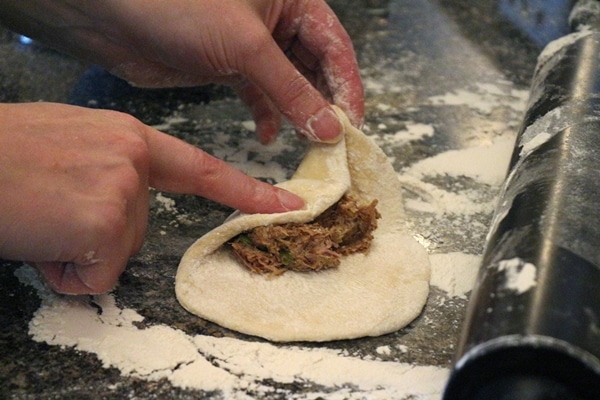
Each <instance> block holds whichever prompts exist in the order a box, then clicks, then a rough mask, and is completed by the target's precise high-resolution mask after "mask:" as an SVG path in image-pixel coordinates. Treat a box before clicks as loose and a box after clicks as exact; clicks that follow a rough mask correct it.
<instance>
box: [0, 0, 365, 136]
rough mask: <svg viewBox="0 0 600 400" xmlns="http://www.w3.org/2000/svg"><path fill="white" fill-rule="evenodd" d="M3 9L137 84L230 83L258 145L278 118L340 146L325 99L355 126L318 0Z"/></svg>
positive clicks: (350, 55)
mask: <svg viewBox="0 0 600 400" xmlns="http://www.w3.org/2000/svg"><path fill="white" fill-rule="evenodd" d="M23 3H25V4H23ZM0 4H2V6H3V8H4V10H3V14H5V16H4V17H2V16H0V18H4V20H5V23H7V24H8V25H9V26H10V27H12V28H13V29H15V30H19V29H21V31H23V32H24V33H25V34H28V35H31V36H32V37H34V38H38V39H40V40H42V41H45V42H46V43H47V44H50V45H53V46H55V47H57V48H59V49H60V50H63V51H66V52H69V53H71V54H73V55H75V56H78V57H80V58H83V59H87V60H89V61H92V62H94V63H97V64H99V65H102V66H103V67H105V68H106V69H108V70H109V71H111V72H113V73H115V74H116V75H118V76H120V77H122V78H124V79H126V80H128V81H129V82H131V83H133V84H135V85H138V86H144V87H170V86H195V85H201V84H206V83H223V84H228V85H231V86H233V87H234V88H235V89H236V91H237V92H238V93H239V95H240V97H241V98H242V100H243V101H244V102H245V103H246V104H247V105H248V106H249V107H250V109H251V111H252V114H253V117H254V120H255V122H256V127H257V134H258V136H259V139H260V140H261V142H263V143H268V142H270V141H272V140H273V139H274V138H275V136H276V135H277V132H278V131H279V129H280V127H281V123H282V116H284V117H286V118H287V119H288V120H289V121H290V122H291V123H292V124H293V125H294V126H295V127H296V129H297V130H298V131H299V132H300V133H302V134H304V135H305V136H307V137H308V138H310V139H312V140H321V141H335V140H337V137H338V135H339V134H340V133H341V129H342V128H341V124H340V122H339V121H338V119H337V117H336V115H335V113H334V112H333V110H332V109H331V107H330V105H329V103H330V102H332V103H334V104H337V105H338V106H340V107H341V108H342V109H343V110H344V111H345V112H346V114H347V115H348V116H349V118H350V121H351V122H352V123H353V124H354V125H356V126H360V125H361V124H362V119H363V116H364V103H363V89H362V83H361V80H360V75H359V70H358V66H357V64H356V59H355V54H354V50H353V47H352V43H351V41H350V38H349V36H348V34H347V33H346V31H345V30H344V28H343V27H342V25H341V24H340V22H339V20H338V19H337V17H336V16H335V15H334V13H333V11H332V10H331V9H330V8H329V6H327V4H326V3H325V1H324V0H244V1H240V0H201V1H197V0H171V1H152V2H148V1H146V0H128V1H124V0H111V1H102V2H93V1H92V2H90V1H82V0H71V1H65V0H63V1H54V2H42V1H33V2H22V1H17V0H0ZM24 21H35V22H36V23H35V24H29V25H28V24H26V23H24Z"/></svg>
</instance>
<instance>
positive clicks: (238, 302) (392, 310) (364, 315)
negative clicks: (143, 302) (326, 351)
mask: <svg viewBox="0 0 600 400" xmlns="http://www.w3.org/2000/svg"><path fill="white" fill-rule="evenodd" d="M336 111H338V113H339V114H340V118H341V119H342V121H344V126H345V130H346V133H345V135H344V136H345V140H342V141H341V142H339V143H337V144H335V145H323V144H315V145H313V146H312V147H311V149H310V150H309V151H308V153H307V155H306V157H305V158H304V160H303V161H302V163H301V164H300V166H299V167H298V170H297V171H296V173H295V174H294V176H293V177H292V179H291V180H289V181H287V182H283V183H281V184H280V185H279V186H282V187H285V188H286V189H288V190H290V191H293V192H294V193H297V194H298V195H300V196H301V197H302V198H303V199H304V200H305V202H306V207H305V208H304V209H303V210H298V211H291V212H287V213H280V214H252V215H248V214H239V213H237V214H234V215H233V216H232V217H230V218H229V219H228V220H227V221H226V222H225V223H224V224H223V225H221V226H219V227H217V228H216V229H214V230H212V231H211V232H209V233H207V234H206V235H204V236H203V237H201V238H200V239H198V240H197V241H196V242H195V243H194V244H193V245H192V246H191V247H190V248H189V249H188V251H187V252H186V253H185V254H184V256H183V258H182V260H181V262H180V264H179V268H178V270H177V277H176V284H175V291H176V294H177V299H178V300H179V302H180V303H181V305H182V306H183V307H185V308H186V309H187V310H189V311H190V312H192V313H194V314H196V315H198V316H200V317H202V318H205V319H207V320H210V321H213V322H215V323H217V324H219V325H221V326H224V327H226V328H229V329H233V330H236V331H239V332H242V333H246V334H250V335H255V336H260V337H263V338H266V339H269V340H272V341H282V342H290V341H328V340H336V339H351V338H357V337H362V336H378V335H382V334H385V333H389V332H393V331H395V330H398V329H400V328H402V327H404V326H406V325H407V324H408V323H410V322H411V321H412V320H413V319H414V318H415V317H417V316H418V315H419V313H420V312H421V310H422V308H423V306H424V304H425V302H426V300H427V295H428V293H429V274H430V265H429V257H428V255H427V252H426V251H425V250H424V249H423V247H421V245H420V244H418V243H417V242H416V241H415V240H414V238H412V237H411V236H410V235H409V234H408V233H406V230H405V226H404V220H403V217H404V209H403V202H402V188H401V186H400V182H399V181H398V178H397V176H396V173H395V171H394V169H393V167H392V166H391V164H390V163H389V161H388V160H387V157H386V156H385V154H384V153H383V151H381V149H380V148H379V147H378V146H377V145H376V144H375V143H374V142H373V141H372V140H371V139H370V138H368V137H367V136H365V135H364V134H363V133H362V132H361V131H359V130H357V129H355V128H353V127H352V126H351V125H350V123H349V121H348V119H347V118H346V116H345V115H344V114H343V113H342V112H341V111H339V110H336ZM344 193H351V194H352V195H353V196H354V197H355V198H358V199H360V200H361V201H365V202H370V201H371V200H372V199H378V206H377V208H378V210H379V212H380V213H381V215H382V217H381V219H380V220H379V224H378V225H379V227H378V228H377V230H375V232H374V240H373V243H372V246H371V249H370V250H369V252H368V253H367V254H354V255H350V256H347V257H344V258H343V259H342V262H341V265H340V267H339V268H337V269H335V270H329V271H324V272H319V273H297V272H286V273H285V274H283V275H281V276H278V277H267V276H264V275H257V274H253V273H251V272H250V271H249V270H247V269H246V268H245V267H243V266H242V265H241V264H240V263H239V262H238V261H237V260H236V259H235V257H234V256H233V255H231V254H230V251H229V250H227V249H225V248H224V246H222V245H223V244H224V243H225V242H226V241H227V240H229V239H230V238H232V237H234V236H236V235H237V234H239V233H241V232H243V231H245V230H248V229H251V228H253V227H256V226H259V225H267V224H273V223H285V222H308V221H310V220H312V219H314V218H315V217H316V216H317V215H319V214H320V213H322V212H323V211H324V210H326V209H327V208H328V207H329V206H331V205H333V204H334V203H335V202H337V201H338V200H339V199H340V198H341V197H342V195H343V194H344Z"/></svg>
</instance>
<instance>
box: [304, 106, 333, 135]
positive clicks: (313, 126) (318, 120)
mask: <svg viewBox="0 0 600 400" xmlns="http://www.w3.org/2000/svg"><path fill="white" fill-rule="evenodd" d="M307 127H308V129H307V130H308V132H307V134H308V135H307V136H308V137H309V139H311V140H314V141H317V142H324V143H335V142H338V141H339V140H340V139H341V133H342V123H341V122H340V120H339V119H338V117H337V115H336V114H335V113H334V112H333V110H330V109H329V108H323V109H321V110H320V111H319V112H317V113H316V114H315V115H313V116H312V117H310V119H309V120H308V123H307Z"/></svg>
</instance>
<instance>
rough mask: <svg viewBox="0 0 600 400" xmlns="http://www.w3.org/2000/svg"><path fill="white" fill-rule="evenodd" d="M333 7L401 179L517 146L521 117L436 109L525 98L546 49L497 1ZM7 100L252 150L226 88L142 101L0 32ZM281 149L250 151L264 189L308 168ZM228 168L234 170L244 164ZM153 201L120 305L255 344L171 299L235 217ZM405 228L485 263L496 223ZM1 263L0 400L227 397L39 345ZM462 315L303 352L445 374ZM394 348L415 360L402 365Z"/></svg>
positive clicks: (452, 309)
mask: <svg viewBox="0 0 600 400" xmlns="http://www.w3.org/2000/svg"><path fill="white" fill-rule="evenodd" d="M330 4H331V5H332V7H333V8H334V10H335V11H336V12H337V14H338V15H339V17H340V19H341V20H342V22H343V24H344V25H345V26H346V28H347V30H348V31H349V33H350V34H351V36H352V38H353V40H354V43H355V47H356V51H357V55H358V59H359V63H360V67H361V72H362V74H363V77H364V80H365V87H366V105H367V112H366V126H365V131H366V132H367V133H371V134H374V135H377V136H378V138H379V141H378V143H382V147H383V148H384V151H386V153H387V154H388V155H389V156H390V157H391V158H392V160H393V162H394V166H395V168H396V169H397V170H398V171H402V170H403V169H404V168H406V167H408V166H410V165H411V164H413V163H414V162H416V161H418V160H422V159H425V158H427V157H431V156H434V155H436V154H440V153H442V152H445V151H449V150H453V149H461V148H464V147H467V146H473V145H476V144H477V143H483V142H485V141H489V140H490V139H492V138H493V137H494V135H497V134H498V131H506V130H512V131H514V132H515V133H516V128H517V127H518V124H519V123H520V118H521V111H522V110H515V109H511V108H510V107H505V106H498V107H495V108H493V109H491V110H486V111H482V110H481V108H478V107H469V106H465V105H452V104H446V105H444V104H442V105H440V104H434V103H432V102H431V101H430V99H431V98H432V96H437V95H443V94H446V93H452V92H457V91H460V90H471V91H477V88H478V87H481V85H482V84H486V83H487V84H491V85H505V86H508V87H510V88H512V89H515V90H521V91H526V90H527V89H528V85H529V79H530V77H531V74H532V72H533V67H534V66H535V61H536V57H537V54H538V52H539V51H540V49H539V48H538V47H536V45H534V44H533V42H531V41H530V39H529V38H528V37H527V36H525V35H524V34H522V33H520V31H519V30H518V29H516V28H515V27H513V26H512V25H511V24H510V23H509V22H508V21H507V20H506V19H504V17H503V15H502V14H501V13H500V12H499V10H498V6H497V3H496V2H493V1H485V0H477V1H469V2H464V1H448V0H447V1H433V0H427V1H426V0H408V1H401V0H398V1H389V2H388V1H384V0H348V1H343V0H335V1H331V2H330ZM478 85H479V86H478ZM505 95H506V96H510V93H509V92H506V94H505ZM0 100H1V101H4V102H25V101H38V100H45V101H58V102H66V103H71V104H77V105H82V106H87V107H97V108H110V109H115V110H120V111H125V112H128V113H131V114H133V115H134V116H136V117H137V118H139V119H140V120H142V121H143V122H145V123H147V124H150V125H155V126H158V127H161V128H163V129H164V130H165V131H166V132H168V133H170V134H173V135H175V136H178V137H180V138H182V139H184V140H187V141H189V142H191V143H193V144H196V145H198V146H200V147H202V148H203V149H205V150H206V151H209V152H212V153H214V154H216V155H218V156H222V155H224V154H225V155H226V156H227V155H229V156H231V155H232V154H233V152H234V151H233V150H232V149H236V148H240V146H244V145H246V144H247V143H249V142H251V141H252V140H253V133H252V132H250V131H249V130H248V129H246V127H245V124H244V122H245V121H248V120H249V119H250V117H249V114H248V113H247V111H246V110H245V109H244V108H243V106H242V105H241V104H240V102H239V101H238V100H237V99H236V98H235V96H233V95H232V93H231V92H230V91H229V90H228V89H224V88H220V87H214V86H208V87H203V88H193V89H185V90H141V89H135V88H132V87H130V86H129V85H127V84H126V83H124V82H123V81H120V80H118V79H116V78H114V77H112V76H110V75H109V74H107V73H106V72H105V71H103V70H101V69H99V68H96V67H90V66H87V65H83V64H81V63H79V62H77V61H74V60H72V59H70V58H68V57H65V56H63V55H60V54H57V53H55V52H53V51H51V50H47V49H44V48H41V47H39V46H38V45H36V44H32V45H25V44H22V43H20V42H19V40H18V36H17V35H15V34H13V33H10V32H8V31H6V30H3V29H1V28H0ZM174 118H176V119H174ZM489 121H495V122H496V123H497V125H496V126H499V128H498V130H496V131H493V130H489V126H490V125H489ZM409 122H410V123H421V124H426V125H430V126H432V127H433V129H434V134H432V135H430V136H426V137H422V138H419V139H418V140H414V141H410V142H407V143H403V144H402V145H398V146H394V145H390V146H385V145H384V143H385V142H386V141H385V137H386V135H388V134H389V135H392V134H393V133H394V132H398V131H400V130H402V129H403V128H404V127H405V126H406V124H407V123H409ZM216 138H218V140H217V139H216ZM279 140H281V141H283V142H284V143H285V144H286V146H282V148H283V149H284V151H282V152H278V153H275V152H274V151H271V153H269V150H268V149H264V150H261V147H260V146H255V147H253V151H249V152H248V160H249V161H251V165H257V164H261V163H262V164H265V158H268V161H269V162H273V163H275V164H274V165H278V166H280V167H279V168H280V170H278V171H275V173H269V174H266V175H267V176H261V177H262V178H266V179H270V180H273V176H279V177H283V178H285V177H286V176H289V175H290V174H291V172H292V171H293V170H294V167H295V166H296V165H297V164H298V162H299V161H300V159H301V158H302V154H303V151H304V148H305V146H306V143H304V142H302V141H300V140H298V139H297V138H296V137H295V135H294V134H293V132H292V130H291V129H290V128H289V127H287V128H285V130H284V132H282V133H281V138H280V139H279ZM261 151H265V152H266V153H261ZM265 154H267V156H265ZM225 158H226V157H225ZM230 161H232V162H233V163H234V164H235V163H236V159H235V157H231V159H230ZM235 165H236V166H239V167H240V168H243V167H244V166H243V165H241V164H240V165H238V164H235ZM249 172H252V171H249ZM271 172H272V171H271ZM428 183H429V184H432V185H436V186H438V187H440V188H444V189H445V190H448V191H452V190H458V189H457V188H463V189H464V188H465V187H467V188H472V189H473V190H474V191H476V192H477V193H478V194H479V196H481V197H482V198H486V199H491V198H494V197H495V196H496V195H497V191H498V188H497V187H490V186H486V185H483V184H481V183H478V182H474V181H472V180H470V179H468V178H465V179H458V178H449V177H444V176H439V177H437V178H430V179H429V180H428ZM152 193H153V196H152V197H153V202H152V204H151V215H150V224H149V229H148V233H147V239H146V243H145V246H144V248H143V249H142V251H141V252H140V253H139V254H138V255H137V256H135V257H133V258H132V259H131V261H130V263H129V265H128V268H127V270H126V272H125V273H124V274H123V276H122V278H121V280H120V283H119V285H118V287H117V288H116V289H115V291H114V296H115V297H116V299H117V302H118V304H119V306H121V307H124V308H125V307H126V308H132V309H134V310H136V311H137V312H138V313H140V314H141V315H143V316H144V317H145V319H144V321H143V324H144V325H147V326H149V325H154V324H165V325H168V326H172V327H176V328H178V329H181V330H183V331H184V332H186V333H188V334H202V335H212V336H216V337H225V336H226V337H235V338H240V339H242V340H247V341H258V340H259V339H257V338H252V337H247V336H244V335H241V334H239V333H236V332H232V331H229V330H226V329H223V328H221V327H219V326H217V325H215V324H212V323H210V322H207V321H204V320H201V319H199V318H197V317H195V316H193V315H190V314H188V313H187V312H186V311H185V310H184V309H183V308H182V307H181V306H180V305H179V304H178V302H177V300H176V299H175V296H174V277H175V273H176V268H177V264H178V262H179V259H180V257H181V255H182V254H183V252H184V251H185V250H186V249H187V248H188V246H189V245H191V244H192V243H193V241H194V240H195V239H196V238H198V237H199V236H201V235H202V234H204V233H206V232H207V231H209V230H210V229H212V228H213V227H215V226H217V225H218V224H220V223H221V222H222V221H223V220H224V219H225V218H226V217H227V215H228V214H229V213H230V212H231V210H230V209H228V208H226V207H224V206H220V205H218V204H215V203H212V202H210V201H207V200H204V199H202V198H198V197H194V196H181V195H173V194H159V195H160V196H159V200H156V196H157V195H158V194H157V193H156V192H152ZM164 198H168V199H171V200H173V202H172V203H168V204H172V207H171V206H166V203H165V202H164ZM161 199H162V200H161ZM168 204H167V205H168ZM408 216H409V224H410V226H411V229H412V231H413V234H415V235H417V236H420V237H421V238H424V241H425V242H426V243H427V247H428V251H429V252H430V253H432V254H433V253H447V252H452V251H458V252H463V253H468V254H481V253H482V252H483V247H484V245H485V234H486V233H487V228H486V227H487V226H488V224H489V222H490V219H491V216H492V215H491V213H476V214H473V215H469V216H468V217H467V216H464V215H458V214H452V215H447V214H445V215H443V216H438V217H431V216H428V217H427V218H424V217H423V215H421V214H420V212H419V211H418V210H412V211H411V210H410V209H409V212H408ZM0 263H1V266H0V397H3V398H15V399H30V398H31V399H33V398H56V399H59V398H60V399H65V398H78V399H85V398H90V399H92V398H94V399H96V398H124V397H132V398H206V399H209V398H210V399H212V398H221V395H220V394H219V393H218V392H199V391H193V390H187V391H186V390H183V389H180V388H177V387H174V386H172V385H171V384H170V383H169V382H168V381H167V380H165V379H163V380H159V381H155V382H151V381H146V380H143V379H137V378H131V377H125V376H122V375H121V374H120V373H119V371H118V370H117V369H115V368H104V367H103V366H102V363H101V362H100V361H99V360H98V359H97V357H96V356H95V355H94V354H90V353H84V352H79V351H76V350H74V349H69V348H60V347H57V346H51V345H48V344H46V343H38V342H36V341H34V340H32V339H31V337H30V336H29V333H28V323H29V321H30V320H31V318H32V315H33V313H34V312H35V311H36V310H37V309H38V307H39V305H40V300H39V299H38V297H37V295H36V292H35V291H34V290H33V289H32V288H31V287H28V286H24V285H22V284H21V283H19V281H18V279H17V278H16V277H15V275H14V271H15V269H17V268H18V267H20V266H21V265H22V264H21V263H19V262H11V261H1V262H0ZM466 303H467V300H466V299H464V298H456V297H454V298H451V297H448V295H447V293H445V292H443V291H442V290H439V289H438V288H435V287H432V291H431V295H430V297H429V301H428V303H427V305H426V307H425V309H424V311H423V313H422V315H421V316H420V317H419V318H417V319H416V320H415V321H414V322H413V323H412V324H410V325H409V326H408V327H406V328H405V329H402V330H400V331H398V332H395V333H391V334H389V335H385V336H382V337H377V338H364V339H358V340H350V341H337V342H330V343H325V344H310V343H307V344H303V345H304V346H306V347H311V346H314V347H325V348H330V349H343V350H346V351H347V352H348V353H349V354H352V355H355V356H358V357H364V358H377V359H380V360H385V361H393V362H402V363H412V364H414V365H434V366H445V367H449V366H450V365H451V360H452V356H453V353H454V346H455V344H456V342H457V339H458V335H459V332H460V325H461V318H462V316H463V312H464V308H465V305H466ZM390 343H394V344H395V345H396V347H392V351H391V352H389V353H386V354H380V353H377V351H376V349H377V348H380V347H381V346H386V345H389V344H390ZM397 345H406V346H408V347H410V348H411V349H413V350H414V351H410V352H402V351H400V350H397V349H398V348H399V347H398V346H397ZM271 384H272V386H273V387H276V388H281V389H282V390H281V391H280V392H273V393H272V394H271V395H270V397H269V398H282V399H283V398H286V393H291V392H293V393H302V392H304V391H306V392H311V391H312V392H313V393H314V392H315V390H318V388H317V389H315V388H314V387H311V384H310V382H308V383H306V382H304V383H302V384H282V383H277V382H272V383H271ZM276 393H279V394H276ZM248 394H249V395H250V396H252V395H253V393H248Z"/></svg>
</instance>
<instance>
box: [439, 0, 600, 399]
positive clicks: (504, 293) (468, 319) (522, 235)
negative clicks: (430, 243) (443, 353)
mask: <svg viewBox="0 0 600 400" xmlns="http://www.w3.org/2000/svg"><path fill="white" fill-rule="evenodd" d="M586 3H596V4H595V5H596V6H600V4H598V2H590V1H586ZM596 8H597V9H599V10H600V7H596ZM581 9H582V10H583V8H581ZM574 10H575V9H574ZM588 11H589V10H587V9H586V10H585V12H582V13H580V14H578V15H575V17H574V16H573V12H572V14H571V21H572V25H573V24H575V25H576V26H581V24H584V23H585V25H586V27H587V28H586V29H588V30H587V31H583V30H581V31H577V30H575V32H574V33H571V34H570V35H567V36H566V37H564V38H562V39H559V40H558V41H555V42H552V43H550V44H549V45H548V46H547V47H546V49H544V51H543V52H542V53H541V55H540V57H539V59H538V64H537V66H536V70H535V74H534V78H533V82H532V86H531V93H530V99H529V103H528V107H527V111H526V114H525V117H524V121H523V123H522V126H521V128H520V130H519V133H518V136H517V141H516V144H515V149H514V152H513V156H512V159H511V163H510V168H509V172H508V175H507V178H506V181H505V183H504V187H503V190H502V193H501V195H500V201H499V203H498V206H497V208H496V211H495V216H494V220H493V223H492V227H491V229H490V233H489V235H488V239H487V243H486V249H485V252H484V257H483V262H482V266H481V269H480V271H479V276H478V279H477V283H476V286H475V288H474V289H473V292H472V294H471V299H470V301H469V305H468V307H467V312H466V316H465V321H464V326H463V331H462V334H461V339H460V341H459V346H458V348H457V353H456V356H455V360H454V367H453V371H452V373H451V375H450V379H449V381H448V383H447V386H446V388H445V392H444V397H443V398H444V400H500V399H503V400H513V399H515V400H542V399H544V400H550V399H556V400H568V399H581V400H584V399H585V400H598V399H600V33H598V32H597V31H595V30H594V29H589V28H590V24H591V25H592V28H593V25H594V23H595V20H596V15H595V14H593V13H591V14H590V13H589V12H588ZM599 15H600V14H599ZM579 23H581V24H579ZM598 26H600V25H598Z"/></svg>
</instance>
